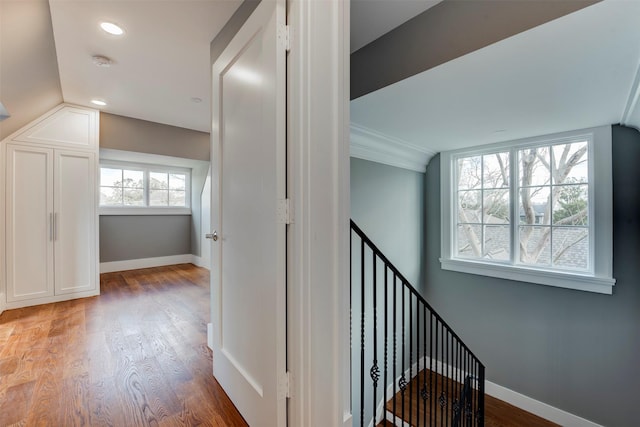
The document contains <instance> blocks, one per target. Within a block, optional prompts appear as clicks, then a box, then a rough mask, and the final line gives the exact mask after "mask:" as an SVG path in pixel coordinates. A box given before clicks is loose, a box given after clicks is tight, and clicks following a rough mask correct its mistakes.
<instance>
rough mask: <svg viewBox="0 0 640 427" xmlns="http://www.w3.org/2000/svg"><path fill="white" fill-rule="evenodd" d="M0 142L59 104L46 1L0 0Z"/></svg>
mask: <svg viewBox="0 0 640 427" xmlns="http://www.w3.org/2000/svg"><path fill="white" fill-rule="evenodd" d="M0 102H2V103H3V104H4V106H5V107H7V110H8V111H9V113H10V114H11V117H10V118H8V119H6V120H4V121H2V122H0V140H2V139H4V138H6V137H7V136H9V135H10V134H12V133H13V132H15V131H17V130H18V129H20V128H21V127H22V126H24V125H26V124H27V123H29V122H30V121H32V120H35V119H36V118H38V117H39V116H41V115H42V114H44V113H46V112H47V111H49V110H50V109H52V108H53V107H55V106H56V105H58V104H60V103H61V102H62V89H61V87H60V76H59V74H58V60H57V57H56V47H55V44H54V41H53V28H52V26H51V14H50V12H49V2H48V1H47V0H30V1H24V0H0Z"/></svg>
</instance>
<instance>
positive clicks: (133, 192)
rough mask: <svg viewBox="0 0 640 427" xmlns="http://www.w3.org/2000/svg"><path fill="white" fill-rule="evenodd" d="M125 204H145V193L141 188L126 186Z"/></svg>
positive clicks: (124, 193)
mask: <svg viewBox="0 0 640 427" xmlns="http://www.w3.org/2000/svg"><path fill="white" fill-rule="evenodd" d="M123 204H124V205H125V206H144V193H143V191H142V190H141V189H131V188H125V189H124V192H123Z"/></svg>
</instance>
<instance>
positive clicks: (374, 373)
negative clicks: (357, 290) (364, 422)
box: [370, 252, 380, 424]
mask: <svg viewBox="0 0 640 427" xmlns="http://www.w3.org/2000/svg"><path fill="white" fill-rule="evenodd" d="M372 255H373V366H372V367H371V373H370V374H371V380H372V381H373V423H374V424H375V423H376V419H375V417H376V409H377V402H376V400H377V399H376V397H377V391H378V380H379V379H380V368H378V305H377V304H378V300H377V293H378V292H377V291H378V270H377V263H376V261H377V260H378V257H377V256H376V254H375V252H373V253H372Z"/></svg>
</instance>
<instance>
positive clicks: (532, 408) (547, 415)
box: [485, 381, 602, 427]
mask: <svg viewBox="0 0 640 427" xmlns="http://www.w3.org/2000/svg"><path fill="white" fill-rule="evenodd" d="M485 392H486V393H487V394H488V395H489V396H493V397H495V398H496V399H500V400H502V401H505V402H507V403H509V404H511V405H513V406H515V407H518V408H520V409H523V410H525V411H527V412H531V413H532V414H534V415H537V416H539V417H541V418H544V419H545V420H549V421H551V422H554V423H556V424H560V425H561V426H563V427H602V426H601V425H600V424H596V423H594V422H592V421H589V420H585V419H584V418H581V417H579V416H577V415H573V414H571V413H569V412H566V411H563V410H562V409H558V408H555V407H553V406H551V405H547V404H546V403H543V402H540V401H538V400H535V399H532V398H531V397H528V396H525V395H524V394H520V393H518V392H517V391H513V390H510V389H508V388H506V387H502V386H501V385H498V384H496V383H493V382H491V381H485Z"/></svg>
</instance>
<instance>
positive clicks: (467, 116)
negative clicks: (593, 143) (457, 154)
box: [351, 0, 640, 152]
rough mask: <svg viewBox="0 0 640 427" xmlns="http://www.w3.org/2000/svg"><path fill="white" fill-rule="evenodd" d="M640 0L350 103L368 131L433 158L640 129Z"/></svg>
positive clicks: (560, 23)
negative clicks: (597, 130)
mask: <svg viewBox="0 0 640 427" xmlns="http://www.w3.org/2000/svg"><path fill="white" fill-rule="evenodd" d="M638 17H640V2H638V1H616V0H605V1H604V2H601V3H598V4H595V5H593V6H590V7H587V8H585V9H582V10H580V11H577V12H574V13H572V14H570V15H567V16H564V17H562V18H559V19H557V20H554V21H551V22H548V23H546V24H544V25H541V26H538V27H535V28H533V29H531V30H529V31H526V32H524V33H521V34H518V35H516V36H513V37H511V38H508V39H505V40H503V41H500V42H498V43H496V44H493V45H490V46H488V47H485V48H483V49H480V50H478V51H475V52H473V53H470V54H468V55H465V56H463V57H460V58H457V59H455V60H453V61H450V62H447V63H445V64H442V65H440V66H438V67H435V68H433V69H430V70H427V71H425V72H423V73H421V74H418V75H415V76H413V77H410V78H408V79H406V80H403V81H401V82H398V83H395V84H393V85H391V86H388V87H385V88H383V89H381V90H378V91H376V92H373V93H370V94H368V95H365V96H363V97H360V98H358V99H356V100H354V101H352V102H351V121H352V124H355V125H356V126H358V127H359V128H360V129H366V130H369V131H372V132H374V133H377V134H382V135H386V136H390V137H392V138H393V139H394V140H395V141H398V140H401V141H404V142H406V143H408V144H409V145H411V146H415V147H420V148H422V149H424V150H425V151H427V152H440V151H445V150H451V149H456V148H462V147H469V146H476V145H482V144H487V143H492V142H498V141H506V140H513V139H518V138H524V137H531V136H537V135H545V134H549V133H554V132H560V131H568V130H575V129H581V128H586V127H594V126H599V125H606V124H615V123H619V122H623V123H626V124H629V125H633V126H636V127H640V110H639V108H640V106H638V107H639V108H635V107H636V105H632V104H634V102H637V95H638V94H637V80H638V65H639V64H640V25H639V24H638Z"/></svg>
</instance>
